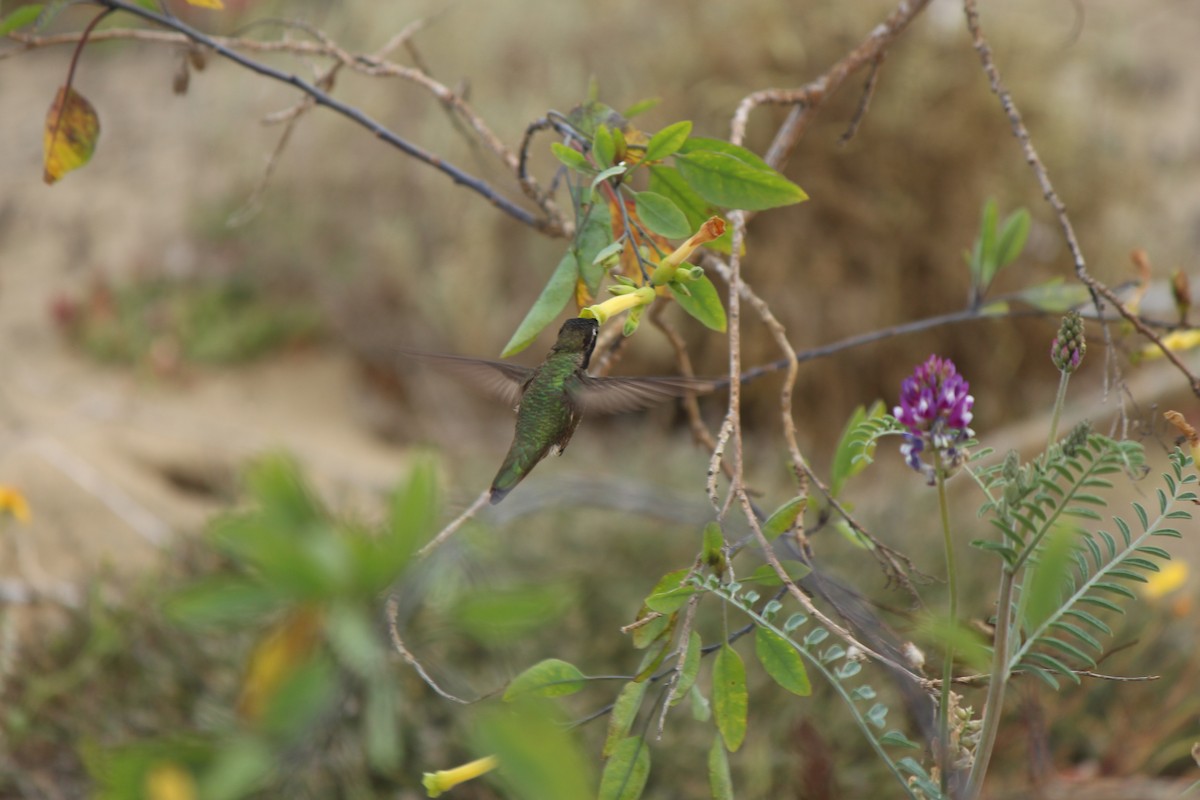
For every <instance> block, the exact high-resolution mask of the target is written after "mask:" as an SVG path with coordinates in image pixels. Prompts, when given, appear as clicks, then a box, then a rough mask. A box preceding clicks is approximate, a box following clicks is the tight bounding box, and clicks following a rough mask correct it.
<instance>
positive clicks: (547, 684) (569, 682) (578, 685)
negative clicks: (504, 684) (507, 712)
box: [504, 658, 587, 702]
mask: <svg viewBox="0 0 1200 800" xmlns="http://www.w3.org/2000/svg"><path fill="white" fill-rule="evenodd" d="M585 683H587V676H586V675H584V674H583V673H582V672H580V671H579V668H578V667H576V666H575V665H574V664H568V663H567V662H566V661H563V660H561V659H558V658H547V659H546V660H545V661H539V662H538V663H536V664H534V665H533V666H532V667H530V668H529V669H527V670H525V671H524V672H522V673H521V674H520V675H518V676H517V677H515V678H513V679H512V681H511V682H510V683H509V684H508V688H507V689H505V690H504V699H505V700H506V701H508V702H512V701H513V700H514V699H516V698H518V697H521V696H522V695H528V696H538V697H562V696H563V695H568V694H574V693H575V692H578V691H579V690H580V689H582V688H583V686H584V684H585Z"/></svg>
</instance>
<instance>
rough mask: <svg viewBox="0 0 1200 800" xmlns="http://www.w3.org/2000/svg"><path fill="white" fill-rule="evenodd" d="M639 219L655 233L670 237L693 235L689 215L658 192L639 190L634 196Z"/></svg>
mask: <svg viewBox="0 0 1200 800" xmlns="http://www.w3.org/2000/svg"><path fill="white" fill-rule="evenodd" d="M634 200H635V204H636V207H637V215H638V219H640V220H641V221H642V223H643V224H645V226H646V227H647V228H649V229H650V230H652V231H653V232H654V233H657V234H659V235H660V236H665V237H667V238H668V239H685V238H687V237H688V236H691V235H692V226H691V225H690V224H688V219H687V215H686V214H684V213H683V212H682V211H681V210H680V209H679V206H677V205H675V204H674V203H673V202H671V200H670V199H669V198H667V197H664V196H663V195H661V194H658V193H656V192H638V193H637V195H636V196H635V198H634Z"/></svg>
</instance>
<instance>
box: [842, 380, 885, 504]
mask: <svg viewBox="0 0 1200 800" xmlns="http://www.w3.org/2000/svg"><path fill="white" fill-rule="evenodd" d="M886 410H887V409H886V408H885V406H884V404H883V402H882V401H879V400H876V401H875V402H874V403H872V404H871V407H870V408H869V409H868V408H865V407H864V406H859V407H858V408H856V409H854V413H853V414H851V415H850V419H849V420H847V421H846V427H845V428H843V429H842V438H841V439H840V440H839V441H838V445H837V450H835V451H834V454H833V465H832V467H831V468H830V481H829V492H830V494H832V495H833V496H834V497H837V496H838V495H839V494H840V493H841V491H842V488H843V487H844V486H845V485H846V481H848V480H849V479H850V478H853V477H854V476H855V475H857V474H859V473H860V472H862V471H863V470H864V469H866V468H867V467H868V466H870V464H871V460H872V459H873V458H874V456H875V445H876V443H877V441H878V440H877V439H876V438H875V437H872V436H870V435H868V436H866V437H864V436H863V435H862V432H861V431H859V426H860V425H862V424H863V423H865V422H868V421H873V420H878V419H881V418H882V417H883V415H884V413H886Z"/></svg>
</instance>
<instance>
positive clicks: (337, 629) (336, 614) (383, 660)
mask: <svg viewBox="0 0 1200 800" xmlns="http://www.w3.org/2000/svg"><path fill="white" fill-rule="evenodd" d="M325 631H326V635H327V636H328V638H329V644H330V645H331V646H332V647H333V652H334V653H335V654H336V655H337V658H338V661H339V662H340V663H341V664H344V665H345V666H347V667H349V668H350V670H351V671H353V672H354V673H355V674H357V675H358V676H360V677H362V678H368V679H370V678H373V677H377V676H379V675H381V674H382V673H383V672H384V668H385V666H386V664H387V651H385V650H384V649H383V642H382V640H381V638H380V631H379V629H378V628H377V627H376V625H375V624H374V620H373V619H371V618H370V617H368V615H367V613H366V611H365V610H364V609H363V608H361V607H359V606H357V605H352V604H350V603H344V602H343V603H334V604H333V607H332V608H330V610H329V619H328V622H327V624H326V625H325Z"/></svg>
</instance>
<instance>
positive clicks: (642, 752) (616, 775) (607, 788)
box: [597, 736, 650, 800]
mask: <svg viewBox="0 0 1200 800" xmlns="http://www.w3.org/2000/svg"><path fill="white" fill-rule="evenodd" d="M649 775H650V748H649V746H648V745H647V744H646V743H645V742H644V741H642V737H640V736H631V737H629V738H628V739H623V740H621V743H620V744H618V745H617V746H616V748H615V749H614V750H613V754H612V756H611V757H610V758H609V759H608V763H607V764H605V765H604V773H603V774H602V775H601V776H600V792H599V794H598V795H597V797H598V798H599V800H637V799H638V798H639V797H641V796H642V790H643V789H645V788H646V778H647V777H649Z"/></svg>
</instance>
